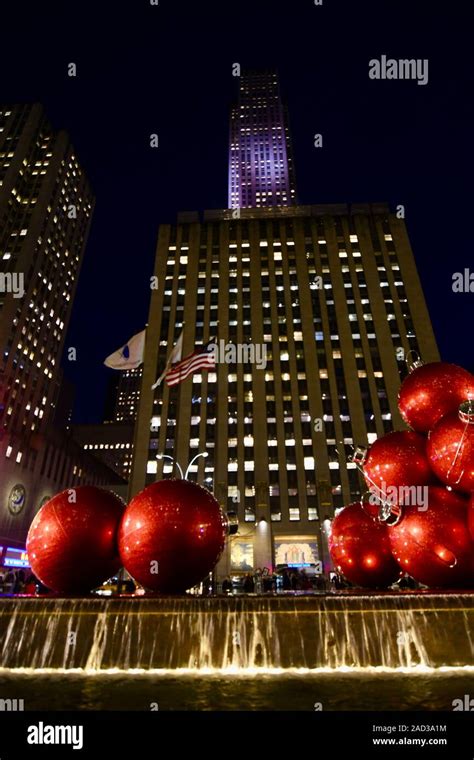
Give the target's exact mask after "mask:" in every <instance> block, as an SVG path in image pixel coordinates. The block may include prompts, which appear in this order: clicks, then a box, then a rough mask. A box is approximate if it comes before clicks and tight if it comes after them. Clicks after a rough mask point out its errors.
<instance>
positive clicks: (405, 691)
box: [0, 669, 474, 711]
mask: <svg viewBox="0 0 474 760" xmlns="http://www.w3.org/2000/svg"><path fill="white" fill-rule="evenodd" d="M473 689H474V671H473V670H472V669H466V670H465V671H462V670H459V669H457V670H455V671H451V672H442V671H441V672H440V671H433V672H428V673H422V672H420V673H419V674H417V675H413V674H407V673H399V672H397V673H394V672H392V673H364V674H362V673H360V672H359V673H358V672H347V673H334V672H332V673H329V672H327V673H312V674H308V673H301V674H296V673H294V674H291V675H287V674H285V675H268V674H266V675H260V674H259V675H258V676H256V675H255V674H253V675H249V676H244V677H242V676H241V675H239V676H222V675H216V674H210V675H207V676H204V677H203V676H197V675H180V676H179V677H176V676H175V675H157V674H154V673H147V674H140V675H138V674H131V673H127V674H124V673H123V672H122V673H117V674H107V675H104V674H100V675H99V674H96V675H83V674H78V673H71V672H69V673H67V674H66V673H62V674H58V673H49V674H48V673H44V674H41V675H36V674H34V675H32V674H29V673H28V674H27V673H23V674H22V673H19V672H18V671H15V672H12V671H10V672H8V671H2V672H1V673H0V697H1V698H2V699H7V698H11V699H14V698H16V699H24V700H25V710H151V709H157V707H158V709H159V710H164V711H167V710H198V711H202V710H252V711H259V710H277V711H278V710H307V711H313V710H314V709H315V704H316V705H318V704H319V703H320V704H321V706H322V709H323V710H395V711H398V710H451V709H452V701H453V699H457V698H459V697H462V695H463V694H469V693H470V694H472V693H473ZM152 705H153V707H152Z"/></svg>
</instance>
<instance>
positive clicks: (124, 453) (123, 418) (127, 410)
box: [73, 367, 142, 480]
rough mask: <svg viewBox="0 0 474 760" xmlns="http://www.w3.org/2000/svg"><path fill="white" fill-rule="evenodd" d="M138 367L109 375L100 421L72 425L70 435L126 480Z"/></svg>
mask: <svg viewBox="0 0 474 760" xmlns="http://www.w3.org/2000/svg"><path fill="white" fill-rule="evenodd" d="M141 379H142V367H138V368H137V369H128V370H124V371H120V372H115V373H114V374H112V375H111V376H110V384H109V388H108V390H107V398H106V408H105V410H104V422H103V423H102V424H100V425H74V426H73V435H74V439H75V440H76V441H77V442H78V443H79V444H80V445H81V446H82V448H83V449H84V450H85V451H90V452H91V453H92V454H93V455H94V456H95V457H97V458H98V459H100V460H101V461H102V462H104V464H106V465H107V467H110V468H111V469H112V470H113V471H114V472H116V473H117V474H118V475H120V476H121V477H123V478H124V479H125V480H128V479H129V477H130V473H131V469H132V458H133V430H134V424H135V420H136V416H137V412H138V402H139V399H140V384H141Z"/></svg>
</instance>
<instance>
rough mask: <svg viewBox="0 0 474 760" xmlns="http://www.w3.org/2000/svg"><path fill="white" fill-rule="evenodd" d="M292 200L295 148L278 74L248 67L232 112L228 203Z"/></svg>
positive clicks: (281, 203)
mask: <svg viewBox="0 0 474 760" xmlns="http://www.w3.org/2000/svg"><path fill="white" fill-rule="evenodd" d="M294 203H296V185H295V172H294V164H293V151H292V145H291V139H290V133H289V126H288V115H287V111H286V108H285V106H284V105H283V102H282V100H281V97H280V88H279V84H278V77H277V75H276V73H275V72H248V73H246V74H243V75H242V76H241V77H240V88H239V100H238V104H237V105H236V106H234V107H233V108H232V110H231V117H230V146H229V208H258V207H261V206H291V205H293V204H294Z"/></svg>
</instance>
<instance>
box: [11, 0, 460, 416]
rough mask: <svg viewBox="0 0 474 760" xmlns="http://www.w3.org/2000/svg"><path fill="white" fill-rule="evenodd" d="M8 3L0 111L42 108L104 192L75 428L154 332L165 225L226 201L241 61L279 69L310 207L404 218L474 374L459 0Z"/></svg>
mask: <svg viewBox="0 0 474 760" xmlns="http://www.w3.org/2000/svg"><path fill="white" fill-rule="evenodd" d="M8 4H9V5H10V6H16V7H14V8H12V9H10V10H7V9H6V7H5V6H6V3H4V4H3V7H2V27H3V28H2V39H1V46H0V71H1V87H0V100H1V101H4V102H30V101H40V102H42V103H43V104H44V105H45V107H46V110H47V113H48V115H49V117H50V119H51V121H52V123H53V126H54V127H55V128H57V129H60V128H64V129H67V130H68V132H69V133H70V135H71V138H72V141H73V143H74V145H75V147H76V149H77V152H78V156H79V160H80V162H81V163H82V166H83V167H84V169H85V170H86V173H87V175H88V177H89V179H90V181H91V184H92V187H93V190H94V192H95V195H96V209H95V214H94V218H93V223H92V230H91V235H90V238H89V243H88V246H87V250H86V255H85V259H84V264H83V268H82V273H81V276H80V280H79V288H78V292H77V296H76V300H75V304H74V309H73V315H72V320H71V324H70V329H69V333H68V336H67V340H66V348H67V347H68V346H75V347H76V349H77V353H78V361H77V362H76V363H69V362H67V361H65V362H64V365H65V371H66V374H67V376H68V377H69V378H70V379H71V380H72V381H73V382H75V383H76V385H77V401H76V408H75V420H76V421H78V422H95V421H100V420H101V419H102V411H103V404H104V394H105V388H106V385H107V382H108V378H109V377H110V374H111V373H112V372H113V370H109V369H106V368H105V367H103V364H102V362H103V360H104V358H105V356H106V355H108V354H109V353H111V352H112V351H114V350H115V349H117V348H119V347H120V346H121V345H122V344H123V343H124V342H125V341H126V340H127V339H128V338H129V337H131V335H132V334H133V333H135V332H137V331H139V330H141V329H142V328H143V327H144V325H145V323H146V321H147V313H148V304H149V296H150V290H149V278H150V275H151V274H152V270H153V262H154V254H155V245H156V237H157V231H158V226H159V224H160V223H163V222H174V221H175V220H176V213H177V212H178V211H184V210H199V211H201V210H203V209H212V208H225V207H226V206H227V151H228V117H229V106H230V104H231V102H233V101H234V100H235V98H236V95H237V88H238V80H236V79H235V78H234V77H232V64H233V63H235V62H238V63H240V64H241V66H242V68H243V69H245V68H276V69H277V70H278V72H279V75H280V81H281V88H282V93H283V96H284V98H285V100H286V101H287V103H288V106H289V113H290V128H291V132H292V136H293V144H294V153H295V164H296V179H297V189H298V195H299V200H300V202H301V203H303V204H311V203H337V202H348V203H350V202H363V201H367V202H370V201H387V202H389V203H390V204H393V205H395V204H398V203H403V204H404V205H405V208H406V213H407V217H406V222H407V227H408V232H409V235H410V239H411V243H412V246H413V250H414V253H415V258H416V261H417V264H418V268H419V271H420V276H421V280H422V284H423V286H424V289H425V294H426V297H427V301H428V306H429V309H430V313H431V317H432V320H433V324H434V329H435V333H436V336H437V339H438V343H439V347H440V351H441V355H442V357H443V358H444V359H446V360H448V361H453V362H456V363H458V364H463V365H464V366H466V367H468V368H470V369H471V370H473V369H474V359H473V350H472V345H473V341H472V324H471V323H472V317H473V299H474V294H470V293H456V294H454V293H453V292H452V274H453V273H454V272H457V271H462V270H463V269H464V268H465V267H469V266H471V269H472V270H473V271H474V256H473V250H472V239H471V236H470V232H469V230H470V228H471V224H472V222H471V219H472V203H473V197H472V189H473V185H472V167H473V163H472V141H473V134H474V130H473V121H474V119H473V98H472V93H473V89H474V88H473V84H474V83H473V76H472V75H473V66H472V61H471V55H472V20H470V19H469V18H468V14H469V10H468V4H467V3H466V2H465V0H462V2H461V1H458V0H456V1H453V0H450V2H449V3H441V2H433V0H429V2H428V1H427V2H425V1H424V0H350V1H344V2H340V1H338V0H323V6H322V7H316V6H314V0H287V2H281V1H279V2H276V1H275V0H273V1H270V0H232V1H231V2H224V0H221V1H220V2H216V1H214V2H205V1H204V0H196V1H195V2H191V1H190V0H187V1H186V2H182V1H181V0H159V7H153V6H150V4H149V0H117V2H111V1H110V0H109V2H103V0H94V2H90V0H80V2H65V0H62V1H61V2H52V1H50V0H42V2H32V1H31V0H23V1H22V2H15V1H14V0H10V2H9V3H8ZM382 54H385V55H387V56H389V57H392V58H396V59H400V58H421V59H424V58H428V59H429V83H428V85H426V86H421V85H417V83H416V81H373V80H370V79H369V77H368V63H369V60H370V59H372V58H380V56H381V55H382ZM69 62H74V63H76V64H77V67H78V76H77V78H75V79H73V78H69V77H68V76H67V64H68V63H69ZM154 132H156V133H158V135H159V141H160V147H159V149H157V150H153V149H151V148H150V147H149V135H150V134H151V133H154ZM315 133H322V135H323V140H324V147H323V149H319V150H318V149H316V148H314V147H313V136H314V134H315ZM66 365H67V366H66Z"/></svg>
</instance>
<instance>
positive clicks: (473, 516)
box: [467, 491, 474, 541]
mask: <svg viewBox="0 0 474 760" xmlns="http://www.w3.org/2000/svg"><path fill="white" fill-rule="evenodd" d="M467 526H468V528H469V533H470V534H471V538H472V540H473V541H474V491H473V492H472V494H471V499H470V502H469V507H468V511H467Z"/></svg>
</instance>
